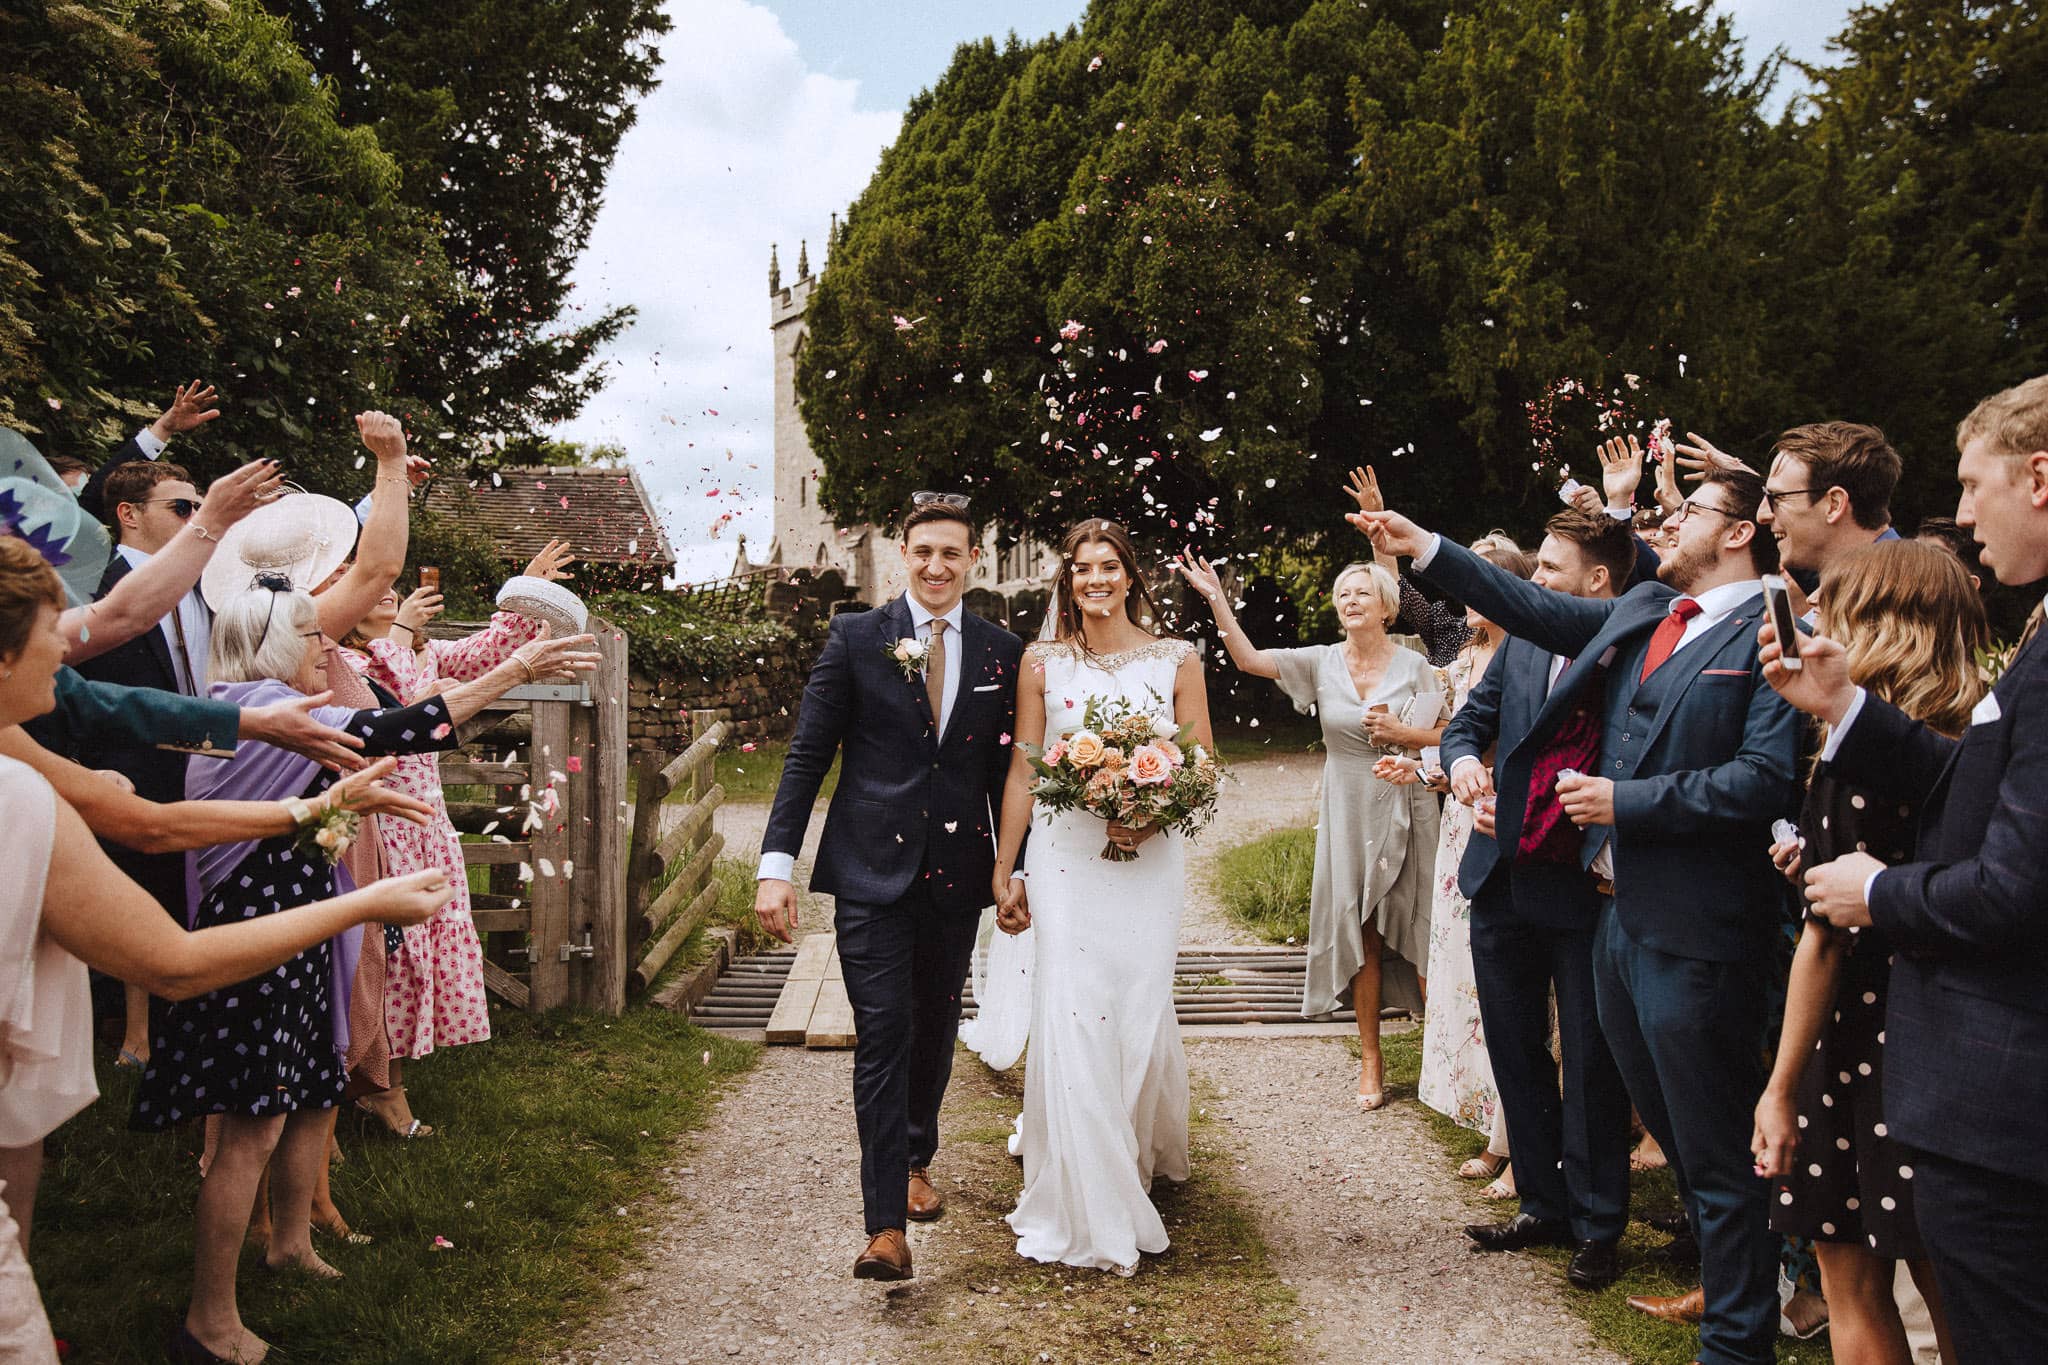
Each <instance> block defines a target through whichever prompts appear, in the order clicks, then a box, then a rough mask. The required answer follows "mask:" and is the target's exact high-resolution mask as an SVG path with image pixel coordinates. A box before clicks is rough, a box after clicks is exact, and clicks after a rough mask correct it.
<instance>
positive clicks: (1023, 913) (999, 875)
mask: <svg viewBox="0 0 2048 1365" xmlns="http://www.w3.org/2000/svg"><path fill="white" fill-rule="evenodd" d="M990 889H991V890H993V891H994V892H995V897H996V928H998V929H1000V930H1002V931H1003V932H1004V933H1006V934H1021V933H1023V932H1024V931H1025V930H1026V929H1029V928H1030V927H1031V897H1030V893H1029V892H1027V891H1026V890H1025V887H1024V883H1023V882H1022V881H1019V880H1018V879H1017V878H1015V877H1012V876H1011V875H1010V874H1009V873H1007V872H1005V871H1003V870H1002V869H1001V868H997V869H996V875H995V885H994V886H993V887H992V888H990Z"/></svg>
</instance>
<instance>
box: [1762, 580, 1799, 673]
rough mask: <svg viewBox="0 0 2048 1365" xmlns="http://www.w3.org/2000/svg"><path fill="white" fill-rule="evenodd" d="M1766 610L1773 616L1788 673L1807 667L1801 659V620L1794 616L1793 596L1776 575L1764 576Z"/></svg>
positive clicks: (1773, 625) (1773, 623)
mask: <svg viewBox="0 0 2048 1365" xmlns="http://www.w3.org/2000/svg"><path fill="white" fill-rule="evenodd" d="M1764 609H1765V610H1766V611H1768V612H1770V614H1771V627H1772V629H1774V630H1775V631H1777V633H1778V648H1779V650H1780V651H1781V657H1782V660H1783V662H1784V665H1785V671H1786V672H1787V673H1797V672H1799V671H1800V670H1801V669H1803V668H1805V667H1806V662H1805V661H1804V660H1803V659H1801V658H1800V657H1799V618H1798V617H1796V616H1794V615H1793V614H1792V594H1791V592H1790V591H1789V590H1788V589H1787V588H1786V587H1785V580H1784V579H1783V578H1781V577H1780V576H1778V575H1777V574H1774V573H1767V574H1765V575H1764Z"/></svg>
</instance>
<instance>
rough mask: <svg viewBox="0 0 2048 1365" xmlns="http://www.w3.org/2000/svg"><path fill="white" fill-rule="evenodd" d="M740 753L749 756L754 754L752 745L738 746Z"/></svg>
mask: <svg viewBox="0 0 2048 1365" xmlns="http://www.w3.org/2000/svg"><path fill="white" fill-rule="evenodd" d="M740 752H741V753H743V754H750V753H752V752H754V746H753V745H752V744H742V745H740Z"/></svg>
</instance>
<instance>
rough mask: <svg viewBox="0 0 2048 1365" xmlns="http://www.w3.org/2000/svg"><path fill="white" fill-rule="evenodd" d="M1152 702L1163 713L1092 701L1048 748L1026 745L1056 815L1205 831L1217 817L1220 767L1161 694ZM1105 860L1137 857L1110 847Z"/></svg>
mask: <svg viewBox="0 0 2048 1365" xmlns="http://www.w3.org/2000/svg"><path fill="white" fill-rule="evenodd" d="M1152 702H1153V705H1154V706H1155V707H1158V708H1160V710H1159V711H1155V710H1153V709H1149V708H1144V707H1138V706H1133V705H1131V704H1130V703H1129V702H1126V701H1124V700H1122V699H1121V698H1107V699H1105V698H1102V697H1090V698H1089V699H1088V704H1087V705H1086V707H1084V708H1083V710H1082V712H1081V728H1080V729H1078V730H1074V731H1072V732H1070V733H1068V734H1065V735H1062V736H1060V737H1059V738H1058V739H1056V740H1054V741H1053V742H1052V743H1051V744H1048V745H1045V746H1044V747H1042V748H1041V747H1040V746H1038V745H1034V744H1024V743H1021V742H1020V743H1019V745H1018V747H1019V748H1021V749H1022V750H1023V751H1024V757H1025V759H1026V761H1027V762H1029V763H1030V764H1031V769H1032V771H1033V772H1035V773H1037V774H1038V780H1037V781H1036V782H1034V783H1033V784H1032V787H1031V794H1032V796H1033V797H1034V798H1035V799H1036V800H1038V801H1039V802H1040V803H1041V804H1043V805H1044V806H1045V807H1046V808H1047V809H1048V810H1050V811H1053V812H1055V813H1061V812H1065V811H1074V810H1078V811H1085V812H1086V813H1088V814H1090V815H1094V816H1098V817H1100V818H1101V819H1104V820H1114V821H1116V822H1117V823H1119V824H1122V825H1127V826H1129V827H1131V828H1133V829H1136V828H1142V827H1144V826H1146V825H1153V826H1157V827H1158V828H1159V829H1161V830H1164V831H1176V832H1178V833H1181V834H1184V835H1193V834H1197V833H1199V832H1200V831H1201V830H1202V828H1203V827H1204V826H1205V825H1207V824H1208V823H1209V821H1210V819H1211V818H1212V817H1213V816H1214V815H1215V813H1216V790H1217V788H1218V787H1219V786H1220V785H1221V784H1222V781H1223V769H1222V766H1221V765H1220V764H1219V763H1217V761H1216V757H1215V755H1214V754H1212V753H1210V752H1209V751H1208V749H1206V748H1205V747H1203V746H1202V745H1201V744H1199V743H1197V742H1196V740H1195V737H1194V731H1193V730H1192V729H1191V728H1190V727H1189V726H1186V725H1181V726H1178V727H1176V726H1174V725H1173V724H1172V723H1171V722H1169V721H1166V720H1165V719H1163V718H1162V716H1161V711H1163V709H1164V703H1163V702H1162V700H1161V698H1160V696H1159V694H1158V693H1157V692H1153V693H1152ZM1102 856H1103V857H1104V858H1105V859H1107V860H1108V861H1110V862H1129V861H1130V860H1131V859H1133V858H1135V857H1137V856H1138V855H1137V854H1135V853H1131V852H1126V851H1125V850H1123V849H1121V848H1118V847H1117V846H1116V845H1115V844H1114V843H1110V844H1105V845H1104V847H1103V850H1102Z"/></svg>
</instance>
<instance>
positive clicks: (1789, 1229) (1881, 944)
mask: <svg viewBox="0 0 2048 1365" xmlns="http://www.w3.org/2000/svg"><path fill="white" fill-rule="evenodd" d="M1912 829H1913V820H1912V812H1911V810H1910V809H1908V808H1905V807H1900V806H1898V805H1896V804H1893V805H1886V804H1884V803H1883V802H1881V801H1880V800H1879V798H1878V797H1877V796H1876V795H1874V794H1873V793H1871V792H1869V791H1866V790H1862V789H1858V788H1854V787H1850V786H1849V785H1847V784H1846V783H1841V782H1837V781H1835V780H1834V779H1833V778H1832V777H1830V776H1829V775H1828V772H1827V769H1826V768H1822V769H1821V770H1820V772H1819V773H1818V774H1816V775H1815V777H1814V781H1813V786H1812V788H1811V789H1810V790H1809V792H1808V793H1807V801H1806V809H1805V810H1804V811H1803V812H1802V814H1801V817H1800V832H1801V833H1802V834H1803V835H1804V836H1805V839H1806V853H1805V865H1806V866H1808V867H1818V866H1819V865H1820V864H1822V863H1824V862H1829V861H1831V860H1833V859H1835V858H1837V857H1840V856H1841V855H1843V854H1845V853H1850V852H1853V851H1856V850H1858V849H1861V850H1864V851H1866V852H1868V853H1870V854H1871V855H1872V856H1873V857H1876V858H1878V859H1880V860H1882V861H1883V862H1885V863H1887V864H1896V863H1901V862H1907V861H1910V860H1911V849H1912V842H1913V841H1912ZM1891 957H1892V950H1891V948H1890V946H1889V945H1888V944H1887V943H1886V942H1885V940H1884V938H1883V936H1882V935H1880V934H1878V933H1877V932H1876V931H1875V930H1872V929H1864V930H1861V931H1858V932H1856V934H1855V937H1854V939H1853V940H1852V942H1851V944H1850V947H1849V952H1848V954H1847V956H1846V957H1845V958H1844V959H1843V963H1842V971H1841V976H1840V978H1839V981H1838V984H1837V986H1836V990H1835V1001H1834V1006H1833V1008H1832V1009H1831V1010H1830V1011H1829V1014H1828V1017H1827V1022H1826V1024H1825V1026H1824V1027H1823V1028H1822V1030H1821V1036H1820V1042H1819V1043H1818V1044H1817V1045H1816V1046H1815V1048H1814V1051H1813V1056H1812V1058H1811V1059H1810V1060H1809V1061H1808V1063H1807V1066H1806V1071H1805V1073H1804V1074H1803V1075H1802V1076H1801V1078H1800V1083H1799V1103H1798V1109H1799V1147H1798V1151H1797V1153H1796V1155H1795V1158H1794V1162H1795V1164H1794V1166H1793V1171H1792V1174H1791V1175H1790V1176H1789V1177H1787V1178H1785V1179H1783V1180H1780V1181H1779V1182H1778V1184H1777V1188H1776V1189H1775V1190H1774V1191H1773V1196H1772V1204H1771V1227H1772V1228H1773V1229H1775V1230H1776V1231H1778V1232H1780V1233H1785V1234H1789V1235H1793V1236H1801V1237H1810V1238H1812V1239H1814V1240H1815V1241H1820V1242H1849V1243H1856V1244H1860V1245H1862V1246H1864V1247H1865V1248H1867V1249H1869V1250H1871V1251H1873V1252H1875V1253H1876V1254H1877V1255H1879V1256H1884V1257H1887V1258H1890V1259H1894V1260H1900V1259H1918V1258H1920V1257H1923V1256H1925V1255H1926V1252H1925V1250H1924V1249H1923V1247H1922V1246H1921V1243H1920V1234H1919V1231H1918V1229H1917V1227H1916V1225H1915V1223H1914V1218H1913V1158H1912V1154H1911V1152H1909V1151H1908V1150H1907V1149H1906V1148H1905V1147H1902V1146H1901V1145H1900V1144H1899V1143H1897V1142H1896V1141H1894V1140H1893V1139H1892V1137H1891V1135H1890V1130H1889V1129H1888V1128H1887V1127H1886V1126H1885V1121H1884V1094H1883V1085H1884V1027H1885V1020H1884V1015H1885V990H1886V987H1887V985H1888V984H1889V982H1890V980H1891Z"/></svg>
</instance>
